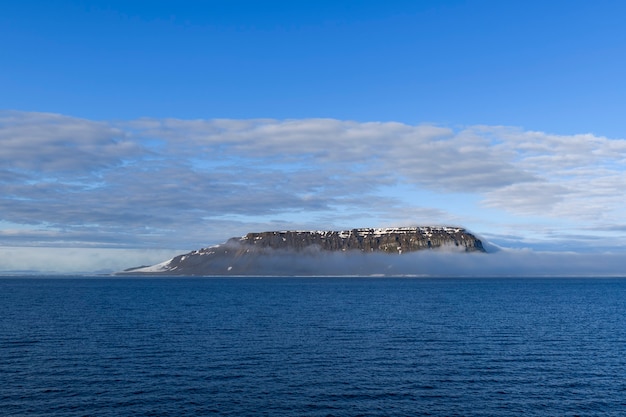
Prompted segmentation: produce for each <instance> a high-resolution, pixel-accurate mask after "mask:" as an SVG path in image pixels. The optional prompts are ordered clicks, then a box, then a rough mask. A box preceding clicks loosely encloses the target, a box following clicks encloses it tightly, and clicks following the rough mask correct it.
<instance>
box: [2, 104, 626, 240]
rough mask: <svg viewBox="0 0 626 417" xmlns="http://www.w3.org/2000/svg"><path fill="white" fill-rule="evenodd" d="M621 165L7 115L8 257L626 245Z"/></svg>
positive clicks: (536, 152) (219, 125)
mask: <svg viewBox="0 0 626 417" xmlns="http://www.w3.org/2000/svg"><path fill="white" fill-rule="evenodd" d="M625 169H626V140H623V139H609V138H605V137H599V136H595V135H592V134H586V133H585V134H579V135H555V134H548V133H543V132H534V131H527V130H523V129H518V128H511V127H502V126H469V127H465V128H461V129H451V128H447V127H441V126H431V125H417V126H413V125H407V124H402V123H393V122H387V123H382V122H380V123H379V122H371V123H361V122H355V121H344V120H334V119H301V120H271V119H259V120H178V119H149V118H144V119H138V120H131V121H92V120H84V119H78V118H73V117H70V116H64V115H56V114H45V113H30V112H17V111H5V112H0V245H4V246H59V247H67V246H79V247H85V246H87V247H108V248H187V249H195V248H198V247H201V246H206V245H207V244H211V243H219V242H222V241H224V240H226V239H227V238H228V237H231V236H237V235H242V234H244V233H246V232H249V231H262V230H273V229H294V228H299V229H302V228H304V229H345V228H351V227H363V226H373V227H376V226H390V225H412V224H457V225H462V226H465V227H468V228H469V229H470V230H472V231H474V232H477V233H480V234H483V235H484V236H485V237H487V238H489V239H490V240H494V241H495V243H498V244H501V245H504V244H508V243H513V244H514V246H528V247H533V245H537V247H539V246H547V247H551V248H552V249H556V248H557V247H558V246H559V245H564V244H566V243H567V244H569V245H570V246H573V247H576V246H577V245H578V246H580V247H595V246H597V240H598V239H599V240H601V241H602V242H605V243H607V244H605V245H601V246H603V250H604V249H606V247H607V246H608V247H618V248H624V247H625V246H626V241H624V240H623V239H622V238H621V236H620V233H617V232H618V231H619V230H623V228H624V225H626V214H624V210H623V206H624V203H625V201H624V196H623V190H624V189H625V188H626V171H625ZM574 236H578V237H579V238H574ZM594 239H595V240H594ZM592 241H594V242H595V243H591V244H590V243H589V242H592Z"/></svg>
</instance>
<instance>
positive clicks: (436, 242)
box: [228, 227, 484, 254]
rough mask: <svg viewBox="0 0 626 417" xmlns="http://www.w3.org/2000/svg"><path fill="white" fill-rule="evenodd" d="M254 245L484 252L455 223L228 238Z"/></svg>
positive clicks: (330, 249)
mask: <svg viewBox="0 0 626 417" xmlns="http://www.w3.org/2000/svg"><path fill="white" fill-rule="evenodd" d="M228 242H229V243H231V244H237V243H239V244H241V245H243V246H253V247H257V248H272V249H291V250H296V251H301V250H304V249H306V248H309V247H311V246H315V247H318V248H319V249H320V250H325V251H347V250H359V251H366V252H378V251H380V252H386V253H399V254H401V253H402V252H413V251H416V250H422V249H432V248H438V247H441V246H456V247H461V248H463V249H464V250H465V251H467V252H472V251H481V252H484V249H483V246H482V242H481V241H480V240H478V239H477V238H476V237H474V236H473V235H471V234H469V233H468V232H466V231H465V230H464V229H461V228H457V227H402V228H388V229H353V230H345V231H340V232H335V231H313V232H305V231H283V232H262V233H248V234H247V235H246V236H244V237H242V238H240V239H237V238H233V239H230V240H229V241H228Z"/></svg>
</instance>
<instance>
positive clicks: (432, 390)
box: [0, 277, 626, 416]
mask: <svg viewBox="0 0 626 417" xmlns="http://www.w3.org/2000/svg"><path fill="white" fill-rule="evenodd" d="M625 413H626V279H599V278H597V279H565V278H559V279H414V278H411V279H408V278H375V279H374V278H194V279H185V278H96V277H82V278H57V279H43V278H38V279H24V278H21V279H12V278H5V279H0V415H2V416H44V415H45V416H50V415H51V416H114V415H115V416H118V415H119V416H205V415H224V416H248V415H266V416H419V415H430V416H454V415H459V416H519V415H522V414H523V415H527V416H546V415H555V416H574V415H581V416H582V415H585V416H587V415H589V416H592V415H603V416H618V415H619V416H621V415H624V414H625Z"/></svg>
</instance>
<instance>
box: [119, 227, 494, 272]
mask: <svg viewBox="0 0 626 417" xmlns="http://www.w3.org/2000/svg"><path fill="white" fill-rule="evenodd" d="M438 248H444V249H450V250H453V251H458V252H485V250H484V248H483V245H482V242H481V241H480V240H479V239H478V238H476V237H475V236H474V235H472V234H471V233H469V232H467V231H466V230H465V229H462V228H459V227H431V226H425V227H402V228H386V229H353V230H345V231H275V232H261V233H248V234H247V235H245V236H243V237H240V238H232V239H229V240H228V241H227V242H226V243H224V244H221V245H216V246H212V247H209V248H204V249H200V250H197V251H193V252H190V253H187V254H184V255H179V256H177V257H175V258H173V259H170V260H168V261H166V262H163V263H161V264H158V265H154V266H150V267H140V268H131V269H129V270H126V271H124V273H126V274H171V275H294V274H302V275H318V274H322V275H326V273H327V272H329V273H341V274H350V275H352V274H363V273H380V272H378V271H377V270H376V268H374V270H372V269H371V268H370V267H372V266H373V264H372V263H371V260H372V259H374V258H373V256H375V255H381V254H382V255H387V256H385V257H383V258H381V257H380V256H378V257H376V259H377V260H379V261H380V260H384V262H383V263H385V265H388V264H389V263H390V262H391V261H392V259H391V258H390V257H389V255H390V254H395V255H402V254H408V253H410V252H416V251H422V250H428V249H438ZM339 254H341V256H338V255H339ZM355 254H360V255H361V257H360V258H355V257H354V255H355ZM364 254H371V255H372V256H369V257H366V258H365V257H363V256H362V255H364ZM352 261H357V262H352ZM368 263H369V264H370V265H369V267H368V266H365V265H366V264H368ZM379 263H380V262H376V264H379ZM391 263H393V262H391ZM331 265H332V268H330V270H328V271H327V269H328V268H329V266H331ZM333 268H334V269H333ZM368 268H370V269H369V270H364V269H368ZM379 269H380V268H379Z"/></svg>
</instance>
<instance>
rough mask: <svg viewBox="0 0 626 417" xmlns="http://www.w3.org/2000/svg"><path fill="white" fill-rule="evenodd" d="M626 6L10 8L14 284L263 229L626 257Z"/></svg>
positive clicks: (7, 236) (2, 74)
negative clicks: (405, 234)
mask: <svg viewBox="0 0 626 417" xmlns="http://www.w3.org/2000/svg"><path fill="white" fill-rule="evenodd" d="M625 13H626V4H623V3H622V2H618V1H595V2H587V1H585V2H583V1H551V2H539V1H524V2H522V1H519V2H518V1H507V2H505V1H386V2H379V1H376V2H375V1H351V2H338V1H333V2H326V1H289V2H287V1H177V2H170V1H132V2H129V1H108V2H104V1H55V2H48V1H45V2H44V1H22V2H12V3H10V4H3V11H2V13H0V45H1V46H0V55H1V61H0V63H1V67H0V68H1V69H0V91H2V94H0V109H2V111H1V113H0V144H1V145H2V146H1V147H0V161H1V165H0V167H1V168H0V190H2V192H1V193H0V253H2V254H3V255H4V256H2V259H3V260H2V261H0V270H4V271H11V270H55V271H59V272H72V271H96V270H97V271H107V270H115V269H119V268H120V267H127V266H135V265H138V264H147V263H154V262H159V261H160V260H163V258H164V257H168V256H170V254H176V253H178V252H180V251H187V250H192V249H197V248H199V247H202V246H207V245H210V244H214V243H219V242H222V241H224V240H226V239H227V238H229V237H231V236H237V235H241V234H244V233H246V232H248V231H262V230H273V229H293V228H298V229H343V228H351V227H364V226H365V227H367V226H372V227H377V226H394V225H401V226H405V225H418V224H454V225H461V226H465V227H467V228H469V229H470V230H472V231H473V232H475V233H478V234H479V235H481V236H482V237H484V238H485V239H486V240H488V241H490V242H492V243H494V244H496V245H498V246H501V247H505V248H511V249H512V250H522V249H524V250H533V251H542V252H545V251H547V252H555V251H560V252H562V251H573V252H590V251H593V252H597V253H608V252H611V253H613V254H615V253H622V252H623V251H624V250H625V247H626V240H625V239H624V238H623V237H622V234H623V232H624V230H626V214H625V213H624V210H623V207H624V203H625V202H626V201H625V200H626V199H625V198H624V195H623V190H624V189H626V187H625V186H626V173H625V168H626V131H625V128H624V125H623V123H622V119H623V114H625V113H626V109H625V108H624V107H625V105H624V100H623V97H626V82H625V81H624V77H623V74H625V73H626V68H625V66H626V65H625V64H626V62H625V60H626V29H625V28H624V26H623V21H622V17H623V16H624V15H625ZM81 254H82V255H81ZM78 258H80V259H81V261H80V262H77V261H76V259H78Z"/></svg>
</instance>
